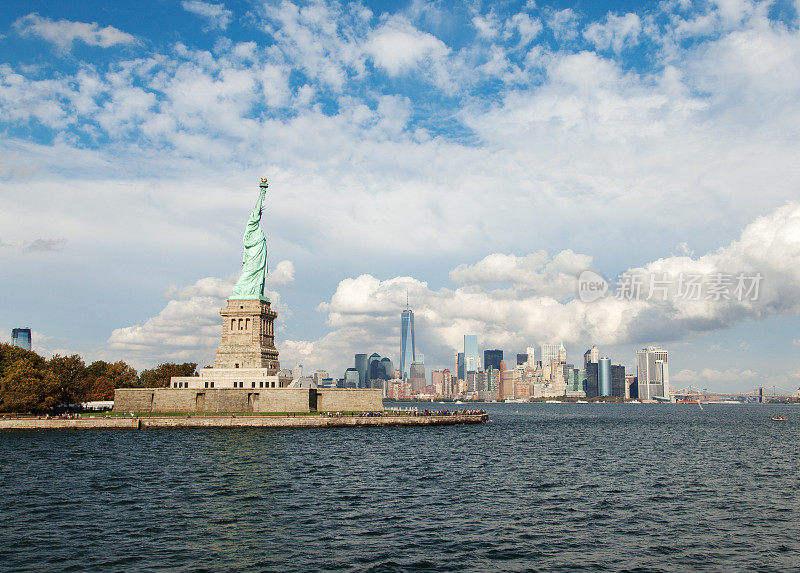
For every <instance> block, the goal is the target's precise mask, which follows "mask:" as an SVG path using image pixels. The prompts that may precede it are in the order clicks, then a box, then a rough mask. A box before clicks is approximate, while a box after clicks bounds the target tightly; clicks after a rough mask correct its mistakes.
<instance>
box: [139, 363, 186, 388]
mask: <svg viewBox="0 0 800 573" xmlns="http://www.w3.org/2000/svg"><path fill="white" fill-rule="evenodd" d="M196 370H197V363H196V362H184V363H183V364H176V363H174V362H165V363H163V364H159V365H158V366H156V367H155V368H152V369H150V370H142V373H141V374H140V375H139V385H140V386H142V387H144V388H166V387H167V386H169V381H170V378H172V377H173V376H194V374H195V371H196Z"/></svg>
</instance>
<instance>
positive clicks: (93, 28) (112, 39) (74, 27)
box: [14, 12, 136, 51]
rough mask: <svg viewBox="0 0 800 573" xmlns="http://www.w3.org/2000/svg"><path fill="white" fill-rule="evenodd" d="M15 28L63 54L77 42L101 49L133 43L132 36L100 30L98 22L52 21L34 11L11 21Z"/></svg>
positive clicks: (103, 28) (113, 28)
mask: <svg viewBox="0 0 800 573" xmlns="http://www.w3.org/2000/svg"><path fill="white" fill-rule="evenodd" d="M14 29H15V30H16V31H17V33H18V34H20V35H22V36H38V37H39V38H42V39H43V40H46V41H48V42H51V43H53V44H55V45H56V46H57V47H58V48H60V49H61V50H64V51H67V50H69V49H70V48H71V47H72V44H73V43H75V42H76V41H80V42H83V43H84V44H86V45H88V46H99V47H101V48H110V47H111V46H117V45H120V44H133V43H135V42H136V38H135V37H134V36H132V35H131V34H128V33H126V32H123V31H122V30H119V29H117V28H115V27H113V26H105V27H103V26H100V25H99V24H97V22H91V23H87V22H73V21H71V20H51V19H50V18H46V17H43V16H40V15H39V14H37V13H36V12H33V13H31V14H28V15H27V16H23V17H22V18H19V19H18V20H17V21H16V22H14Z"/></svg>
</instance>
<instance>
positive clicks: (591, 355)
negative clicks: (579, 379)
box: [583, 344, 600, 370]
mask: <svg viewBox="0 0 800 573" xmlns="http://www.w3.org/2000/svg"><path fill="white" fill-rule="evenodd" d="M599 360H600V351H599V350H598V349H597V345H596V344H593V345H592V347H591V348H590V349H589V350H587V351H586V352H584V353H583V368H584V370H585V369H586V366H587V365H589V364H597V363H598V361H599Z"/></svg>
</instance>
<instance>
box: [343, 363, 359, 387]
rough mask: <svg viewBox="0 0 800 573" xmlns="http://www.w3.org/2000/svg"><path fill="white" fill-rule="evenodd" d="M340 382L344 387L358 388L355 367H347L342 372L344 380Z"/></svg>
mask: <svg viewBox="0 0 800 573" xmlns="http://www.w3.org/2000/svg"><path fill="white" fill-rule="evenodd" d="M342 384H344V388H358V387H359V381H358V370H356V369H355V368H348V369H347V370H345V372H344V380H342Z"/></svg>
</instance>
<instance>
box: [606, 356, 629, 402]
mask: <svg viewBox="0 0 800 573" xmlns="http://www.w3.org/2000/svg"><path fill="white" fill-rule="evenodd" d="M626 390H627V385H626V384H625V367H624V366H622V365H621V364H612V365H611V395H612V396H617V397H619V398H629V397H630V396H629V395H628V393H627V392H626Z"/></svg>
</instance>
